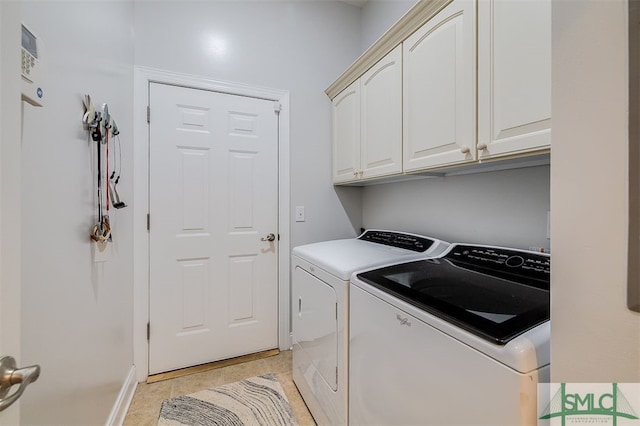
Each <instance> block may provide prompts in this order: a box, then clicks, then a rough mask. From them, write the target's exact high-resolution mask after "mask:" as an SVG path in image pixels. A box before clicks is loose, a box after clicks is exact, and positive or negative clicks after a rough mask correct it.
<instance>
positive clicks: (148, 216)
mask: <svg viewBox="0 0 640 426" xmlns="http://www.w3.org/2000/svg"><path fill="white" fill-rule="evenodd" d="M149 230H151V215H150V214H149V213H147V231H149Z"/></svg>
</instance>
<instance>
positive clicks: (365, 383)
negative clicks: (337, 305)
mask: <svg viewBox="0 0 640 426" xmlns="http://www.w3.org/2000/svg"><path fill="white" fill-rule="evenodd" d="M550 270H551V266H550V258H549V255H545V254H540V253H534V252H527V251H521V250H515V249H506V248H499V247H491V246H479V245H471V244H452V245H451V246H450V248H449V249H448V250H447V252H445V253H444V254H443V255H442V256H440V257H439V258H435V259H429V260H421V261H414V262H408V263H406V264H401V265H394V266H389V267H384V268H379V269H375V270H372V271H366V272H360V273H355V274H354V275H353V277H352V280H351V283H352V284H351V293H350V321H349V322H350V341H349V346H350V353H349V360H350V366H349V381H350V386H349V424H350V425H351V426H356V425H382V424H384V425H487V426H488V425H491V426H499V425H505V426H513V425H532V426H534V425H536V424H537V417H538V416H537V385H538V383H545V382H548V381H549V369H550V353H549V352H550V350H549V349H550V346H549V342H550V321H549V311H550V309H549V307H550V298H549V281H550V280H549V278H550Z"/></svg>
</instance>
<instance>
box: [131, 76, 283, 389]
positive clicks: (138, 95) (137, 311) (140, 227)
mask: <svg viewBox="0 0 640 426" xmlns="http://www.w3.org/2000/svg"><path fill="white" fill-rule="evenodd" d="M151 83H160V84H169V85H174V86H182V87H187V88H192V89H200V90H209V91H214V92H221V93H227V94H232V95H240V96H248V97H252V98H260V99H267V100H272V101H274V103H275V102H279V103H280V106H281V110H280V113H279V115H278V232H279V234H280V242H279V244H278V347H279V349H280V350H287V349H289V348H290V347H291V331H290V325H289V316H290V303H289V299H290V291H291V285H290V277H289V269H290V266H289V264H290V257H289V253H290V241H291V238H290V227H289V223H290V222H289V218H290V190H289V188H290V180H289V179H290V178H289V92H288V91H285V90H276V89H269V88H264V87H257V86H249V85H245V84H239V83H232V82H227V81H218V80H212V79H208V78H205V77H200V76H194V75H188V74H181V73H176V72H172V71H165V70H159V69H154V68H147V67H140V66H136V67H134V75H133V108H134V109H133V123H134V124H133V135H134V138H133V140H134V143H133V164H134V167H133V200H134V202H133V362H134V365H135V366H136V372H137V378H138V381H139V382H143V381H145V380H146V379H147V377H148V375H149V342H148V340H147V323H148V321H149V232H148V231H147V213H148V212H149V124H148V123H147V105H149V88H150V84H151ZM151 119H153V111H151Z"/></svg>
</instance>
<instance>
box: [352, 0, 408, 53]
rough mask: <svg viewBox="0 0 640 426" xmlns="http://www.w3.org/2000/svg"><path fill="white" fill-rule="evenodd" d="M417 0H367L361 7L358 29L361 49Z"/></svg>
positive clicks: (372, 41)
mask: <svg viewBox="0 0 640 426" xmlns="http://www.w3.org/2000/svg"><path fill="white" fill-rule="evenodd" d="M417 2H418V1H417V0H369V1H368V2H366V3H365V4H364V6H363V7H362V28H361V31H360V46H361V47H362V51H363V52H364V51H365V50H367V48H369V46H371V45H372V44H373V43H374V42H375V41H376V40H378V38H380V36H381V35H382V34H384V33H385V31H387V30H388V29H389V28H391V26H392V25H393V24H395V23H396V21H397V20H398V19H400V18H401V17H402V15H404V14H405V13H406V12H407V11H408V10H409V9H411V7H412V6H413V5H414V4H416V3H417Z"/></svg>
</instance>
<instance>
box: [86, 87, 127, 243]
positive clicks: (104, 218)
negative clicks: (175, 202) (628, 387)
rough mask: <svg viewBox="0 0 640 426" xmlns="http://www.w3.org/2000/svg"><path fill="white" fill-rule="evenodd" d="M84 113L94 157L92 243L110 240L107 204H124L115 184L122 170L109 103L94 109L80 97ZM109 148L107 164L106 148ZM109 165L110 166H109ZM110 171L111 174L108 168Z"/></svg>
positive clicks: (114, 124)
mask: <svg viewBox="0 0 640 426" xmlns="http://www.w3.org/2000/svg"><path fill="white" fill-rule="evenodd" d="M84 108H85V112H84V114H83V116H82V122H83V124H84V125H85V126H86V129H87V130H88V132H89V135H90V137H91V140H92V141H93V142H95V143H96V160H97V173H96V174H97V179H96V190H97V199H98V202H97V222H96V224H95V226H94V227H93V228H92V230H91V233H90V234H89V236H90V237H91V239H92V240H94V241H96V242H103V243H106V242H108V241H112V235H111V224H110V222H109V210H110V205H113V207H114V208H115V209H122V208H124V207H126V206H127V205H126V204H125V203H124V202H123V201H121V200H120V196H119V194H118V190H117V185H118V182H119V181H120V176H121V170H122V149H121V145H120V137H119V136H118V135H119V134H120V131H119V130H118V126H117V124H116V122H115V120H114V118H113V116H112V115H111V113H109V106H108V105H107V104H103V105H102V111H97V110H96V108H95V106H94V105H93V101H92V100H91V96H89V95H85V97H84ZM110 148H111V153H112V154H111V157H112V160H111V163H110V162H109V161H110V154H109V150H110ZM110 164H111V167H112V169H110ZM110 170H111V174H109V171H110Z"/></svg>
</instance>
